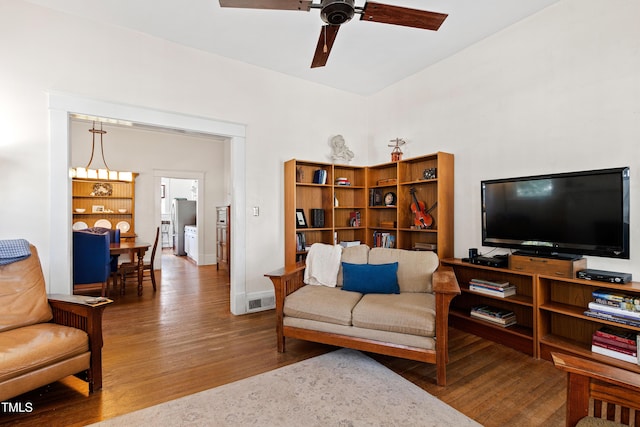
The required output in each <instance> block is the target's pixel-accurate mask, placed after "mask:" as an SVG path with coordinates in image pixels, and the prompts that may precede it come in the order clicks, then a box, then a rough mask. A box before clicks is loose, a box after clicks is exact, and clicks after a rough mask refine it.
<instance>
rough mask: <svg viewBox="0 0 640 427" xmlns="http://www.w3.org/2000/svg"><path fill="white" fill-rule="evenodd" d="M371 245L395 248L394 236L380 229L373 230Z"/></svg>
mask: <svg viewBox="0 0 640 427" xmlns="http://www.w3.org/2000/svg"><path fill="white" fill-rule="evenodd" d="M373 246H374V247H375V248H395V246H396V236H394V235H393V234H391V233H384V232H380V231H374V232H373Z"/></svg>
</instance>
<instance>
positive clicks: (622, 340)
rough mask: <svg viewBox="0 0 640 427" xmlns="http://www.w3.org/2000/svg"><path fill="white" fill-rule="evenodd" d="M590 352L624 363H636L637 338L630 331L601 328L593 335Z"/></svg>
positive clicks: (607, 327)
mask: <svg viewBox="0 0 640 427" xmlns="http://www.w3.org/2000/svg"><path fill="white" fill-rule="evenodd" d="M591 351H592V352H594V353H598V354H603V355H605V356H609V357H613V358H615V359H619V360H624V361H625V362H631V363H638V336H637V334H636V333H634V332H631V331H625V330H623V329H618V328H613V327H610V326H603V327H602V328H600V329H598V330H597V331H595V332H594V333H593V337H592V340H591Z"/></svg>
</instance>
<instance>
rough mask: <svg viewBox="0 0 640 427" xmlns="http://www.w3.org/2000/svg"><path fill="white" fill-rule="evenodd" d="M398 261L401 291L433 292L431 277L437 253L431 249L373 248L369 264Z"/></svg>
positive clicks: (434, 268) (436, 265)
mask: <svg viewBox="0 0 640 427" xmlns="http://www.w3.org/2000/svg"><path fill="white" fill-rule="evenodd" d="M392 262H397V263H398V285H399V286H400V293H402V292H433V287H432V283H431V278H432V276H433V272H434V271H436V269H437V268H438V264H439V260H438V255H436V253H435V252H431V251H408V250H404V249H389V248H373V249H371V251H369V264H388V263H392Z"/></svg>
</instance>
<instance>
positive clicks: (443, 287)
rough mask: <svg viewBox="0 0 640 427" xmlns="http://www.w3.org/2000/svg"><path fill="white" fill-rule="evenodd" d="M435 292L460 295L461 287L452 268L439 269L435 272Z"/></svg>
mask: <svg viewBox="0 0 640 427" xmlns="http://www.w3.org/2000/svg"><path fill="white" fill-rule="evenodd" d="M432 281H433V292H434V293H442V294H454V295H460V285H459V284H458V279H457V278H456V275H455V273H454V272H453V268H452V267H443V266H441V267H439V268H438V269H437V270H436V271H434V272H433V279H432Z"/></svg>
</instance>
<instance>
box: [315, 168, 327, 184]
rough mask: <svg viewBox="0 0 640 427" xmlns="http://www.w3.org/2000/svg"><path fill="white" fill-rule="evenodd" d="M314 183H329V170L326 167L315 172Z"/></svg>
mask: <svg viewBox="0 0 640 427" xmlns="http://www.w3.org/2000/svg"><path fill="white" fill-rule="evenodd" d="M313 183H314V184H326V183H327V171H326V170H324V169H317V170H316V171H315V172H314V173H313Z"/></svg>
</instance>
